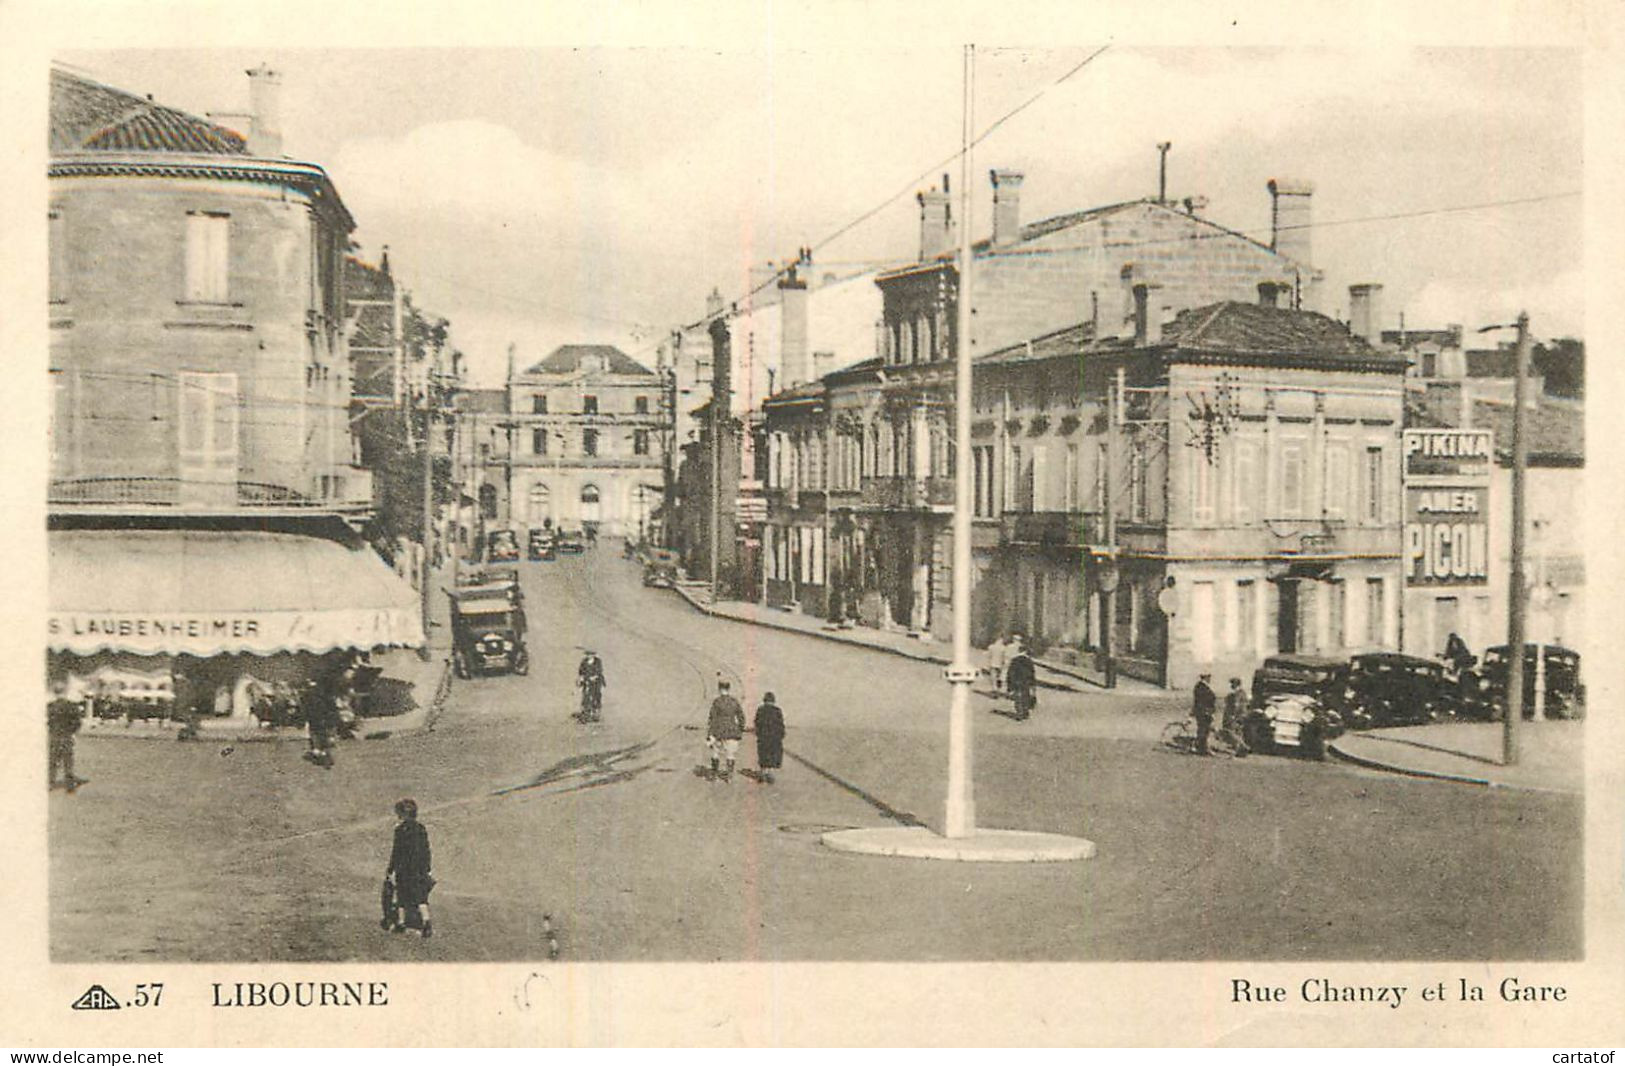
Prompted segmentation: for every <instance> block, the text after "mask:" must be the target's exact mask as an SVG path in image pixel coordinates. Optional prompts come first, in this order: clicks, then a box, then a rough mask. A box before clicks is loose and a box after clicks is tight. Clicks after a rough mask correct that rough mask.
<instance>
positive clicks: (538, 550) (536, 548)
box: [527, 529, 558, 562]
mask: <svg viewBox="0 0 1625 1066" xmlns="http://www.w3.org/2000/svg"><path fill="white" fill-rule="evenodd" d="M527 546H528V548H529V549H530V552H529V553H530V557H531V559H532V560H534V561H538V562H545V561H547V560H549V559H555V558H557V557H558V553H557V552H555V551H554V550H553V531H552V530H551V529H533V530H531V531H530V539H529V543H528V545H527Z"/></svg>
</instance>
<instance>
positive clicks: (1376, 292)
mask: <svg viewBox="0 0 1625 1066" xmlns="http://www.w3.org/2000/svg"><path fill="white" fill-rule="evenodd" d="M1349 332H1350V333H1352V334H1354V335H1355V336H1356V337H1363V338H1364V339H1365V341H1366V343H1368V344H1373V345H1375V344H1378V343H1381V341H1382V286H1381V285H1373V284H1366V285H1350V286H1349Z"/></svg>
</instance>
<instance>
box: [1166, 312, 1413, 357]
mask: <svg viewBox="0 0 1625 1066" xmlns="http://www.w3.org/2000/svg"><path fill="white" fill-rule="evenodd" d="M1162 343H1163V345H1165V346H1171V347H1177V348H1179V349H1182V350H1189V351H1202V352H1213V353H1219V354H1236V355H1249V354H1272V355H1273V354H1285V355H1297V356H1310V357H1315V356H1318V357H1322V358H1333V359H1360V360H1364V361H1369V362H1380V363H1392V364H1393V365H1395V366H1404V365H1405V359H1404V357H1402V356H1399V355H1396V354H1394V353H1392V352H1385V351H1382V350H1381V349H1378V348H1373V347H1372V346H1371V345H1370V344H1368V343H1366V341H1365V339H1364V338H1362V337H1357V336H1355V335H1354V334H1353V333H1350V332H1349V330H1348V327H1347V326H1344V325H1343V324H1342V323H1341V322H1337V321H1335V320H1333V319H1330V318H1327V317H1326V316H1325V315H1322V314H1318V313H1316V312H1314V311H1298V310H1293V309H1291V308H1286V307H1265V306H1263V305H1262V304H1250V303H1241V302H1239V301H1234V300H1229V301H1225V302H1223V303H1216V304H1209V305H1208V306H1206V307H1198V308H1195V309H1193V310H1188V311H1181V312H1180V313H1179V314H1178V315H1177V316H1175V318H1174V320H1173V322H1171V323H1169V324H1168V325H1167V326H1165V327H1164V328H1163V338H1162Z"/></svg>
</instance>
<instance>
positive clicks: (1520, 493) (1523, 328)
mask: <svg viewBox="0 0 1625 1066" xmlns="http://www.w3.org/2000/svg"><path fill="white" fill-rule="evenodd" d="M1514 326H1515V328H1516V329H1517V331H1518V345H1517V353H1516V355H1515V356H1514V358H1515V359H1516V365H1515V366H1514V367H1513V368H1512V545H1511V547H1512V567H1511V569H1512V573H1511V575H1510V580H1509V582H1508V586H1507V657H1508V658H1507V707H1506V722H1505V727H1504V729H1503V731H1502V735H1501V762H1502V763H1503V764H1504V765H1506V766H1515V765H1517V762H1518V728H1519V726H1520V724H1521V723H1522V720H1523V672H1524V671H1523V643H1524V606H1525V602H1526V598H1527V595H1528V590H1527V589H1526V588H1525V587H1524V574H1523V555H1524V470H1525V468H1526V467H1527V466H1528V465H1529V440H1528V434H1527V433H1526V432H1525V426H1524V419H1525V417H1526V416H1525V414H1524V409H1523V405H1524V398H1525V394H1526V393H1527V391H1528V384H1527V378H1528V375H1529V314H1528V312H1526V311H1520V312H1519V313H1518V320H1517V322H1516V323H1514ZM1505 328H1506V326H1504V325H1501V326H1485V327H1483V328H1482V329H1480V330H1479V331H1478V332H1480V333H1487V332H1489V331H1490V330H1494V329H1505Z"/></svg>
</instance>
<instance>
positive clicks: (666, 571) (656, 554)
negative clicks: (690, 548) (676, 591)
mask: <svg viewBox="0 0 1625 1066" xmlns="http://www.w3.org/2000/svg"><path fill="white" fill-rule="evenodd" d="M676 584H677V553H676V552H674V551H667V550H666V549H665V548H654V549H652V550H651V551H650V552H649V559H648V562H646V563H644V564H643V587H644V588H656V589H669V588H672V587H673V586H675V585H676Z"/></svg>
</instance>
